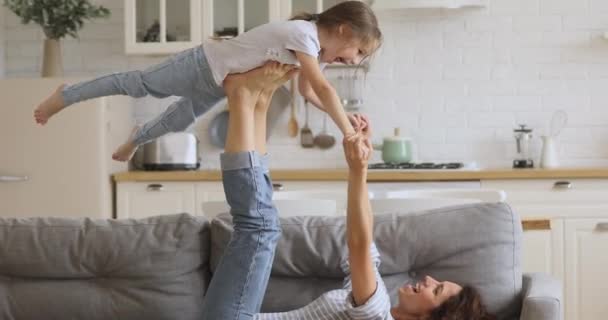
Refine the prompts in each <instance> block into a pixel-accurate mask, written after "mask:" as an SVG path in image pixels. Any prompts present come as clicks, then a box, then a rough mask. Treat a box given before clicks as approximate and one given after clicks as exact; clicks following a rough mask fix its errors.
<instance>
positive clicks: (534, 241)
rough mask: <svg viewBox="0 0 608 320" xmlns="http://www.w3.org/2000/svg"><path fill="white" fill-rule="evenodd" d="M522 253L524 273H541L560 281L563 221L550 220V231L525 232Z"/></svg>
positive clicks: (561, 272)
mask: <svg viewBox="0 0 608 320" xmlns="http://www.w3.org/2000/svg"><path fill="white" fill-rule="evenodd" d="M522 251H523V257H522V259H523V261H522V262H523V271H524V272H543V273H547V274H550V275H553V276H554V277H556V278H557V279H560V280H562V279H563V274H564V270H563V259H564V222H563V220H561V219H554V220H551V225H550V229H545V230H525V231H524V235H523V248H522ZM562 283H563V282H562Z"/></svg>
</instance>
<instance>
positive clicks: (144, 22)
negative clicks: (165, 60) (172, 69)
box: [125, 0, 212, 54]
mask: <svg viewBox="0 0 608 320" xmlns="http://www.w3.org/2000/svg"><path fill="white" fill-rule="evenodd" d="M211 1H212V0H125V50H126V53H127V54H172V53H176V52H179V51H182V50H185V49H188V48H192V47H194V46H196V45H198V44H200V43H201V41H202V39H203V38H202V35H203V33H204V32H205V28H204V27H205V26H204V25H203V21H206V20H205V16H208V15H210V12H211V5H212V3H211Z"/></svg>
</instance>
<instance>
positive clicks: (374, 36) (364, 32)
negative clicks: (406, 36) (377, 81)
mask: <svg viewBox="0 0 608 320" xmlns="http://www.w3.org/2000/svg"><path fill="white" fill-rule="evenodd" d="M290 20H307V21H315V22H316V23H317V25H318V26H320V27H323V28H325V29H326V30H334V29H335V28H337V27H339V26H340V25H348V26H349V27H350V28H351V30H352V32H353V36H355V37H356V38H357V39H358V40H360V41H361V42H362V43H363V44H364V45H370V46H372V48H373V49H372V50H375V49H377V48H379V47H380V45H381V43H382V32H380V28H379V27H378V19H377V18H376V15H375V14H374V12H373V11H372V9H371V8H370V6H369V5H367V4H365V3H363V2H361V1H344V2H340V3H338V4H336V5H335V6H333V7H331V8H329V9H327V10H325V11H323V12H321V13H319V14H311V13H301V14H297V15H295V16H293V17H292V18H291V19H290ZM370 54H371V52H370Z"/></svg>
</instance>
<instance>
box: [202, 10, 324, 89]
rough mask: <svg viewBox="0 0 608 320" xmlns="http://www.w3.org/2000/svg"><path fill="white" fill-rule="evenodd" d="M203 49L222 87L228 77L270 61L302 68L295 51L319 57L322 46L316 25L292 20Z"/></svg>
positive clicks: (211, 43)
mask: <svg viewBox="0 0 608 320" xmlns="http://www.w3.org/2000/svg"><path fill="white" fill-rule="evenodd" d="M203 48H204V51H205V55H206V57H207V61H208V62H209V66H210V68H211V72H212V73H213V78H214V79H215V82H216V83H217V84H218V85H220V86H221V85H222V82H223V81H224V78H226V76H227V75H228V74H231V73H242V72H247V71H249V70H251V69H255V68H257V67H259V66H262V65H263V64H264V63H265V62H267V61H268V60H273V61H278V62H280V63H282V64H294V65H299V62H298V60H297V59H296V56H295V54H294V53H293V51H299V52H302V53H305V54H308V55H310V56H313V57H315V58H318V56H319V51H320V50H321V45H320V43H319V37H318V34H317V25H316V24H315V23H314V22H310V21H305V20H290V21H279V22H271V23H267V24H264V25H261V26H258V27H255V28H253V29H251V30H249V31H247V32H245V33H243V34H241V35H239V36H238V37H235V38H232V39H229V40H223V41H207V42H205V43H204V44H203Z"/></svg>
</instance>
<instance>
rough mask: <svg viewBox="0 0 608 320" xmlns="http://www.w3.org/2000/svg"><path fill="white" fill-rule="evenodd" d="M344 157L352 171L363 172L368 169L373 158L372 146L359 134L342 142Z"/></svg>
mask: <svg viewBox="0 0 608 320" xmlns="http://www.w3.org/2000/svg"><path fill="white" fill-rule="evenodd" d="M342 145H343V146H344V156H345V158H346V162H347V163H348V167H349V168H350V170H351V171H363V170H365V169H367V163H368V161H369V158H370V156H371V151H372V145H371V142H370V140H369V139H367V138H366V137H365V136H364V135H363V134H361V133H357V134H354V135H351V136H348V137H345V138H344V139H343V140H342Z"/></svg>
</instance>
